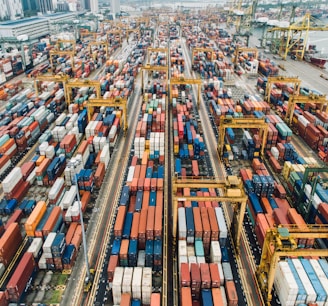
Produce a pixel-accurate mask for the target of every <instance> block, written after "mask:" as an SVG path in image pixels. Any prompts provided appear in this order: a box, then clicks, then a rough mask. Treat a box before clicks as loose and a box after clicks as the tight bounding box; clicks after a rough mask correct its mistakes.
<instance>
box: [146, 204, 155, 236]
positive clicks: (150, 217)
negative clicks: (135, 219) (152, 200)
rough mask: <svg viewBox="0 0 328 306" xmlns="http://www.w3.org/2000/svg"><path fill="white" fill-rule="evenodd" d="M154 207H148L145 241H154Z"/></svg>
mask: <svg viewBox="0 0 328 306" xmlns="http://www.w3.org/2000/svg"><path fill="white" fill-rule="evenodd" d="M155 208H156V207H155V206H149V207H148V214H147V227H146V239H147V240H153V239H154V223H155Z"/></svg>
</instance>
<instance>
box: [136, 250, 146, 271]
mask: <svg viewBox="0 0 328 306" xmlns="http://www.w3.org/2000/svg"><path fill="white" fill-rule="evenodd" d="M145 262H146V252H145V250H140V251H139V252H138V262H137V266H138V267H144V266H145Z"/></svg>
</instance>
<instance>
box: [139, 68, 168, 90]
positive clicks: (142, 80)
mask: <svg viewBox="0 0 328 306" xmlns="http://www.w3.org/2000/svg"><path fill="white" fill-rule="evenodd" d="M144 70H147V71H164V72H165V73H166V77H165V79H166V80H167V79H168V73H169V67H168V66H167V65H166V66H151V65H145V66H143V67H141V93H142V94H143V90H144V76H143V71H144Z"/></svg>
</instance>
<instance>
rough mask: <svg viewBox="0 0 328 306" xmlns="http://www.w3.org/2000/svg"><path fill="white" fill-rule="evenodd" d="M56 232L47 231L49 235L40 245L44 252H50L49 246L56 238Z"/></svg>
mask: <svg viewBox="0 0 328 306" xmlns="http://www.w3.org/2000/svg"><path fill="white" fill-rule="evenodd" d="M56 235H57V234H56V233H52V232H51V233H49V235H48V236H47V239H46V240H45V242H44V244H43V246H42V250H43V252H44V253H50V254H51V246H52V244H53V242H54V240H55V238H56Z"/></svg>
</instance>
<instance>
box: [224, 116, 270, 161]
mask: <svg viewBox="0 0 328 306" xmlns="http://www.w3.org/2000/svg"><path fill="white" fill-rule="evenodd" d="M229 127H230V128H233V129H237V128H238V129H239V128H240V129H241V128H245V129H246V128H254V129H259V130H260V137H261V138H262V147H261V155H262V156H264V150H265V145H266V142H267V137H268V130H269V125H268V123H267V122H265V119H264V118H226V117H224V116H222V117H221V119H220V125H219V139H218V153H219V156H220V157H222V155H223V146H224V135H225V130H226V129H227V128H229Z"/></svg>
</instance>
